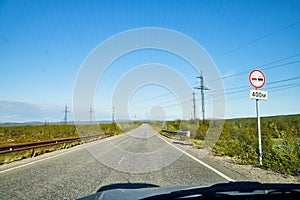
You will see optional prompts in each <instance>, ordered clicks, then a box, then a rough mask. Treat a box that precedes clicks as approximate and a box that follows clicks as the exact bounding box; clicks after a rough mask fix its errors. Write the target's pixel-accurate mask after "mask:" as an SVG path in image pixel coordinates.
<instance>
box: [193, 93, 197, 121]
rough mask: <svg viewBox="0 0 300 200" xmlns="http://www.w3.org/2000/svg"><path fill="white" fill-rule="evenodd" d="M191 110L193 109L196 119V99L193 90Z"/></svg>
mask: <svg viewBox="0 0 300 200" xmlns="http://www.w3.org/2000/svg"><path fill="white" fill-rule="evenodd" d="M193 111H194V119H196V118H197V116H196V99H195V92H193Z"/></svg>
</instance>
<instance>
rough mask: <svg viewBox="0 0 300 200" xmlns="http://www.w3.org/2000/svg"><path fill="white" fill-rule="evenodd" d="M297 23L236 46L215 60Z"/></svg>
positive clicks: (295, 23) (297, 22) (299, 21)
mask: <svg viewBox="0 0 300 200" xmlns="http://www.w3.org/2000/svg"><path fill="white" fill-rule="evenodd" d="M299 23H300V20H298V21H296V22H294V23H291V24H289V25H287V26H284V27H282V28H280V29H278V30H276V31H273V32H270V33H267V34H265V35H263V36H261V37H258V38H256V39H254V40H251V41H249V42H247V43H244V44H242V45H240V46H238V47H236V48H233V49H231V50H229V51H227V52H225V53H223V54H221V55H220V56H218V57H217V58H220V57H223V56H225V55H228V54H231V53H233V52H235V51H237V50H239V49H242V48H244V47H247V46H249V45H251V44H253V43H255V42H258V41H261V40H263V39H265V38H267V37H270V36H272V35H275V34H276V33H279V32H282V31H284V30H286V29H288V28H291V27H293V26H295V25H297V24H299Z"/></svg>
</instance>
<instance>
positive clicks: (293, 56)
mask: <svg viewBox="0 0 300 200" xmlns="http://www.w3.org/2000/svg"><path fill="white" fill-rule="evenodd" d="M297 56H300V53H297V54H294V55H291V56H287V57H284V58H280V59H278V60H275V61H271V62H268V63H266V64H263V65H259V66H256V67H254V68H261V69H262V70H269V69H273V68H277V67H283V66H286V65H291V64H296V63H299V62H300V60H296V61H293V62H288V63H283V64H279V65H275V66H271V67H268V66H269V65H272V64H276V63H280V62H282V61H284V60H288V59H291V58H295V57H297ZM245 73H249V69H247V70H243V71H240V72H237V73H233V74H230V75H227V76H223V77H221V78H218V79H213V80H210V81H217V80H222V79H223V80H224V79H227V78H232V77H235V76H240V75H242V74H245Z"/></svg>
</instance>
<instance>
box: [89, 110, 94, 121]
mask: <svg viewBox="0 0 300 200" xmlns="http://www.w3.org/2000/svg"><path fill="white" fill-rule="evenodd" d="M89 112H90V124H92V123H93V113H94V111H93V108H92V107H90V111H89Z"/></svg>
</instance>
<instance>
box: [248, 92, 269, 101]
mask: <svg viewBox="0 0 300 200" xmlns="http://www.w3.org/2000/svg"><path fill="white" fill-rule="evenodd" d="M250 99H260V100H268V91H263V90H250Z"/></svg>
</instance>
